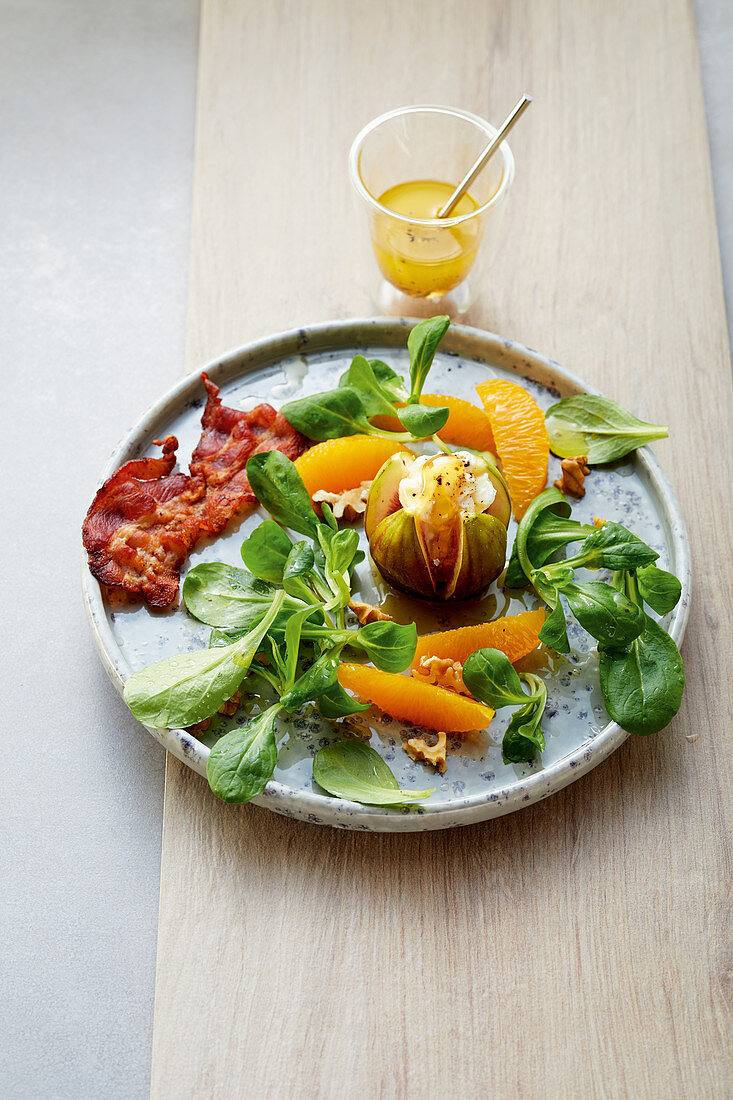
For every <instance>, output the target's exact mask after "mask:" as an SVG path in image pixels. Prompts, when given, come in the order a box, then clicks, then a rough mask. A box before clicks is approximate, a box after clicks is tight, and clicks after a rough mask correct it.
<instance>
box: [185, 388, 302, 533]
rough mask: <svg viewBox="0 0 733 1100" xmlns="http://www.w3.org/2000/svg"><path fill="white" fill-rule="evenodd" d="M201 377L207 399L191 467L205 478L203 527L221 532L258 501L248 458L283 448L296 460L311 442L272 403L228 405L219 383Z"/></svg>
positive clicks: (284, 452) (286, 453) (195, 473)
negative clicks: (244, 409)
mask: <svg viewBox="0 0 733 1100" xmlns="http://www.w3.org/2000/svg"><path fill="white" fill-rule="evenodd" d="M201 377H202V378H203V380H204V385H205V386H206V392H207V394H208V398H207V401H206V408H205V409H204V415H203V416H202V417H201V425H202V427H203V431H202V433H201V438H200V440H199V441H198V444H197V446H196V450H195V451H194V452H193V456H192V458H191V467H190V468H191V473H192V474H193V475H194V477H196V476H200V477H202V478H203V479H204V481H205V482H206V500H205V501H204V503H203V506H202V524H203V526H204V529H205V530H206V532H207V533H208V534H211V535H217V534H218V533H219V532H220V531H223V530H224V528H225V527H226V525H227V523H228V522H229V520H230V519H231V518H232V516H233V515H234V514H235V513H236V512H237V511H238V510H239V509H240V508H241V507H242V506H243V505H244V504H256V503H257V497H256V496H255V495H254V493H253V492H252V488H251V486H250V484H249V479H248V477H247V474H246V471H245V466H246V464H247V460H248V459H249V458H250V457H251V456H252V455H253V454H257V453H258V452H259V451H282V453H283V454H284V455H286V456H287V458H293V459H294V458H297V457H298V455H300V454H302V453H303V451H304V450H305V449H306V447H307V445H308V443H307V440H306V438H305V436H303V435H301V434H300V432H296V430H295V429H294V428H291V426H290V424H288V422H287V420H286V419H285V417H284V416H283V414H282V413H280V412H277V410H276V409H273V407H272V405H258V406H257V407H256V408H255V409H253V410H252V411H251V412H240V411H239V410H237V409H228V408H227V407H226V406H225V405H222V403H221V398H220V397H219V387H218V386H215V385H214V383H213V382H211V381H210V380H209V379H208V378H207V377H206V375H205V374H202V375H201Z"/></svg>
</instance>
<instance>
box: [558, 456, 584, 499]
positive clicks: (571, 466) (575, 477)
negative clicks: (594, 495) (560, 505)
mask: <svg viewBox="0 0 733 1100" xmlns="http://www.w3.org/2000/svg"><path fill="white" fill-rule="evenodd" d="M560 469H561V470H562V477H560V478H558V480H557V481H556V482H555V488H556V489H559V490H560V492H561V493H564V494H565V495H566V496H568V495H570V496H574V497H584V496H585V486H584V484H583V482H584V481H585V479H586V476H587V475H588V474H589V473H590V467H589V466H588V456H587V455H577V456H576V457H575V458H564V459H563V460H562V462H561V463H560Z"/></svg>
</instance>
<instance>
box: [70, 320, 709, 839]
mask: <svg viewBox="0 0 733 1100" xmlns="http://www.w3.org/2000/svg"><path fill="white" fill-rule="evenodd" d="M408 330H409V322H401V321H392V320H367V321H339V322H333V323H327V324H321V325H314V326H313V327H311V328H307V329H300V330H298V331H293V332H287V333H283V334H280V335H277V336H272V337H268V338H266V339H264V340H259V341H257V342H256V343H253V344H249V345H248V346H246V347H244V348H241V349H239V350H237V351H234V352H231V353H230V354H228V355H225V356H223V357H222V358H221V359H218V360H216V361H215V362H214V363H211V364H209V365H208V366H207V367H206V370H207V372H208V374H209V376H210V377H211V378H212V379H213V381H215V382H216V383H217V384H218V385H220V386H221V388H222V396H223V398H224V401H225V403H226V404H228V405H232V406H234V407H235V408H249V407H252V406H253V405H255V404H257V403H258V402H260V401H269V402H271V403H272V404H274V405H277V406H279V405H281V404H283V403H284V402H285V401H287V400H290V399H291V398H293V397H295V396H296V395H300V394H307V393H315V392H317V391H319V390H324V389H328V388H329V387H331V386H333V385H335V384H336V380H337V378H338V376H339V375H340V374H341V373H342V372H343V370H344V369H345V368H346V366H347V365H348V363H349V362H350V361H351V358H352V356H353V355H354V354H355V353H356V352H357V351H359V352H363V353H364V354H366V355H368V356H371V357H373V358H382V359H385V360H386V361H387V362H389V363H390V364H391V365H394V366H395V367H396V369H397V370H401V371H403V372H404V373H407V365H408V357H407V352H406V339H407V333H408ZM494 375H500V376H505V377H510V378H514V379H519V380H520V381H521V382H522V384H523V385H525V386H526V388H527V389H528V390H529V391H530V392H531V393H532V394H533V395H534V397H535V398H536V399H537V401H538V402H539V403H540V405H542V406H543V407H545V408H546V407H547V406H548V405H550V404H551V403H552V402H553V401H555V400H557V398H558V396H565V395H567V394H571V393H577V392H579V391H584V390H590V389H591V388H590V387H588V386H586V385H585V384H584V383H583V382H582V381H581V380H580V379H579V378H577V377H575V375H573V374H571V373H570V372H569V371H567V370H565V369H564V368H563V367H561V366H560V365H559V364H557V363H554V362H553V361H552V360H550V359H546V358H545V357H544V356H542V355H538V354H537V352H534V351H531V350H530V349H529V348H526V347H523V346H522V345H521V344H516V343H514V342H512V341H511V340H505V339H502V338H501V337H498V336H494V335H491V334H490V333H486V332H480V331H478V330H476V329H470V328H466V327H461V326H455V327H452V328H451V329H450V330H449V332H448V334H447V336H446V338H445V339H444V341H443V343H442V345H441V350H440V352H439V354H438V356H437V358H436V362H435V365H434V367H433V369H432V371H431V374H430V381H429V389H430V390H431V391H434V392H445V393H452V394H455V395H457V396H459V397H464V398H467V399H468V400H475V393H474V386H475V385H476V383H478V382H480V381H482V380H483V379H485V378H487V377H491V376H494ZM592 392H594V391H592ZM202 405H203V386H202V384H201V381H200V378H199V375H198V373H197V374H195V375H190V376H189V377H188V378H185V379H184V380H183V381H182V382H181V383H180V384H179V385H177V386H176V387H175V388H174V389H172V390H171V391H170V392H169V393H167V394H166V395H165V397H163V398H161V400H160V401H158V402H157V403H156V404H155V405H154V406H153V407H152V408H151V410H150V411H149V413H148V414H147V415H146V416H145V417H143V419H142V420H141V421H140V423H139V424H137V425H136V426H135V428H133V430H132V431H131V432H130V434H129V435H128V436H127V438H126V439H124V440H123V441H122V443H121V444H120V445H119V447H118V448H117V450H116V451H115V453H114V454H113V455H112V457H111V458H110V460H109V462H108V463H107V467H106V469H105V470H104V472H103V475H102V477H103V478H106V477H108V476H109V475H110V474H111V473H112V472H113V471H114V470H115V469H117V467H118V466H120V465H121V464H122V463H123V462H127V461H128V460H129V459H132V458H138V457H141V456H142V455H145V454H152V453H155V451H154V449H153V448H152V446H151V444H152V440H153V439H156V438H163V437H165V436H166V435H168V434H174V435H176V436H178V439H179V444H180V446H179V451H178V454H179V457H180V460H181V463H182V465H183V466H184V468H185V466H186V464H187V461H188V457H189V456H190V454H191V451H192V450H193V447H194V446H195V444H196V441H197V439H198V436H199V432H200V417H201V408H202ZM557 466H558V464H557V462H556V460H554V459H551V468H550V478H551V480H552V479H553V478H554V477H556V476H557V472H556V470H557ZM573 515H574V516H575V517H577V518H578V519H581V520H583V521H585V522H590V521H591V519H592V516H594V515H600V516H603V517H604V518H606V519H614V520H617V521H619V522H621V523H624V524H625V525H626V526H628V527H630V528H631V529H632V530H634V531H635V532H636V533H637V534H638V535H639V536H640V537H641V538H642V539H644V540H645V541H646V542H648V543H649V544H650V545H652V546H653V547H654V549H655V550H657V551H658V552H659V554H660V559H661V560H660V564H661V565H662V566H663V567H665V568H668V569H670V570H671V571H672V572H674V573H676V575H677V576H678V577H679V578H680V580H681V581H682V585H683V594H682V599H681V600H680V603H679V604H678V606H677V607H676V608H675V610H674V611H673V612H672V613H671V614H670V615H668V616H666V618H665V620H664V625H665V627H666V628H667V629H668V630H669V632H670V633H671V635H672V637H673V638H674V639H675V640H676V642H677V643H678V645H679V643H680V641H681V640H682V635H683V633H684V629H685V621H686V618H687V607H688V600H689V591H690V566H689V557H688V550H687V545H688V544H687V536H686V533H685V529H684V524H683V521H682V517H681V515H680V511H679V508H678V505H677V502H676V500H675V497H674V494H673V492H672V490H671V488H670V486H669V484H668V482H667V479H666V478H665V476H664V474H663V473H662V471H661V469H660V467H659V465H658V463H657V461H656V459H655V458H654V456H653V455H652V454H651V453H650V452H649V450H648V449H644V450H642V451H640V452H638V453H637V454H636V455H635V456H634V457H633V458H631V459H629V460H628V461H624V462H622V463H618V464H616V465H615V466H613V467H609V468H605V469H594V470H593V473H592V475H591V477H590V479H589V482H588V493H587V495H586V497H585V499H584V500H583V501H581V502H580V503H578V504H577V505H575V507H574V509H573ZM261 519H262V513H261V512H260V511H257V512H255V513H253V514H252V515H251V516H248V517H247V518H246V519H245V520H244V521H243V522H241V523H240V524H237V523H232V524H230V526H229V528H228V529H227V531H226V532H225V533H224V535H222V536H220V537H219V538H217V539H215V540H211V541H210V542H208V543H206V544H202V545H201V546H199V547H198V548H197V550H196V551H195V552H194V553H193V554H192V555H191V557H190V559H189V561H188V563H187V566H186V567H185V568H190V567H191V566H193V565H196V564H197V563H198V562H201V561H225V562H229V563H231V564H233V565H241V558H240V555H239V548H240V545H241V543H242V540H243V538H244V537H246V535H247V534H248V533H249V531H250V530H251V529H252V528H253V527H254V526H256V525H257V523H259V522H260V520H261ZM515 530H516V524H514V523H512V524H511V525H510V529H509V538H510V543H511V540H512V538H513V535H514V531H515ZM362 537H363V536H362ZM83 588H84V596H85V601H86V606H87V609H88V613H89V620H90V623H91V627H92V632H93V634H94V639H95V642H96V644H97V647H98V649H99V652H100V654H101V657H102V660H103V662H104V665H105V668H106V669H107V671H108V673H109V675H110V676H111V678H112V680H113V682H114V683H115V685H116V686H117V688H118V689H119V690H122V686H123V684H124V681H125V679H126V678H127V676H129V675H130V672H131V671H134V670H137V669H139V668H141V667H143V666H144V665H146V664H150V663H151V662H153V661H156V660H159V659H160V658H162V657H166V656H169V655H171V654H174V653H177V652H181V651H183V650H186V649H194V648H196V647H198V646H203V645H206V644H207V640H208V633H209V632H208V629H207V628H206V627H204V626H202V625H201V624H200V623H196V622H195V621H194V620H192V619H190V618H189V617H188V615H187V614H186V612H185V610H184V609H183V608H181V607H178V608H175V609H173V610H169V611H165V612H151V611H149V610H148V609H147V608H145V607H141V606H137V607H132V606H129V605H126V604H124V603H123V602H121V601H119V602H118V601H116V600H115V599H114V597H112V598H107V597H106V596H105V595H104V594H103V593H102V591H101V590H100V587H99V585H98V584H97V582H96V581H95V580H94V579H93V578H92V576H91V575H90V574H89V572H88V570H87V568H86V564H84V566H83ZM355 593H356V595H357V596H359V595H360V596H361V597H362V598H363V599H366V600H369V601H370V602H380V603H381V602H383V601H385V600H386V601H387V607H388V608H391V610H392V611H393V613H394V614H395V617H396V618H398V619H401V620H402V621H405V622H409V621H411V619H412V618H413V617H414V618H415V621H417V623H418V630H420V631H421V632H425V631H429V630H436V629H442V628H445V627H446V626H452V625H461V624H463V623H466V622H481V621H484V620H485V619H487V618H493V617H495V616H496V615H505V614H514V613H516V612H518V611H521V610H523V609H525V608H526V607H530V606H534V604H533V601H532V598H531V597H530V596H524V598H523V599H514V598H512V599H510V598H508V596H507V595H505V593H504V592H502V591H501V590H497V589H496V588H494V587H492V589H491V590H490V591H489V594H488V596H486V597H485V598H484V599H483V600H482V601H477V602H475V603H472V604H469V605H464V606H462V607H461V608H460V609H459V610H457V611H452V612H451V613H450V615H449V616H447V617H446V612H445V609H443V611H442V613H441V614H439V615H438V617H436V614H435V612H434V609H432V608H428V607H426V605H424V604H422V603H421V602H420V601H409V600H404V599H400V598H398V597H396V596H395V595H394V594H393V593H390V590H389V589H388V588H386V587H385V586H384V585H383V583H382V582H381V580H380V579H379V578H378V576H377V575H376V574H375V573H374V572H373V570H372V568H371V567H370V564H369V560H368V559H367V561H366V562H364V563H363V564H362V565H361V566H360V567H359V569H358V571H357V583H356V589H355ZM570 643H571V646H572V652H571V653H570V655H569V657H567V658H565V657H559V656H558V655H556V654H551V653H548V652H546V651H544V650H542V649H540V650H538V651H537V652H536V653H535V654H534V655H532V656H531V657H529V658H527V659H526V662H527V663H528V665H529V666H530V667H532V668H535V669H537V670H539V671H540V672H543V673H545V674H547V673H549V675H548V676H547V683H548V696H549V698H548V707H547V710H546V712H545V717H544V719H543V727H544V731H545V737H546V740H547V748H546V751H545V752H544V754H543V759H542V761H541V762H538V763H536V764H532V765H506V764H503V763H502V758H501V740H502V736H503V732H504V729H505V726H506V723H507V721H508V718H509V714H508V712H506V711H500V712H499V714H498V715H497V717H496V718H495V719H494V721H493V723H492V725H491V728H490V729H489V730H488V731H484V732H480V733H477V734H475V735H474V736H473V737H471V738H467V739H465V740H463V741H461V742H455V743H454V744H453V746H452V749H453V751H452V752H451V753H450V755H449V757H448V767H447V770H446V772H445V774H444V775H442V776H441V775H435V773H434V772H433V769H432V768H430V767H428V766H426V765H422V764H416V763H414V762H413V761H412V760H411V759H410V758H409V757H408V756H407V755H406V753H405V752H404V751H403V750H402V747H401V742H402V739H403V737H404V736H405V735H406V734H407V732H408V730H407V728H406V727H403V726H401V725H400V724H399V723H397V722H394V721H391V720H390V719H388V718H386V716H384V715H381V714H380V713H379V712H376V711H374V712H373V714H372V724H373V736H372V740H371V743H372V745H373V746H374V747H375V748H376V749H378V751H379V752H380V753H381V754H382V756H383V757H384V759H385V760H386V761H388V763H389V765H390V767H391V768H392V770H393V771H394V773H395V775H396V776H397V779H398V780H399V783H400V785H401V786H405V787H410V786H413V787H415V788H416V789H422V788H425V787H431V786H435V787H436V788H437V789H436V791H435V793H434V794H433V795H432V796H431V797H430V798H429V799H428V800H426V801H425V802H424V803H423V804H422V806H421V807H419V808H411V809H409V810H388V809H384V808H376V807H368V806H360V805H357V804H355V803H353V802H345V801H341V800H339V799H335V798H331V797H330V796H329V795H327V794H325V793H324V792H323V791H321V790H320V788H319V787H318V786H317V785H316V784H314V781H313V774H312V759H313V756H314V754H315V752H316V751H317V749H318V748H319V747H320V746H321V745H324V744H326V743H327V741H328V740H332V739H333V738H334V730H333V727H332V726H330V725H329V723H327V722H325V721H324V720H323V719H321V718H320V717H319V715H318V713H317V711H316V709H315V708H314V707H306V708H304V710H303V711H302V712H300V713H299V714H297V715H296V716H294V717H292V718H290V719H287V720H285V721H283V722H282V723H281V725H280V733H281V735H282V743H281V750H280V757H279V762H278V766H277V769H276V771H275V775H274V777H273V779H272V780H271V782H270V783H269V784H268V785H267V788H266V789H265V791H264V792H263V793H262V795H261V796H260V797H259V798H258V799H256V802H257V803H258V804H259V805H261V806H267V807H268V808H269V809H272V810H275V811H276V812H277V813H281V814H286V815H288V816H290V817H296V818H300V819H301V820H304V821H311V822H313V823H315V824H325V825H336V826H339V827H342V828H350V829H367V830H387V831H399V832H406V831H412V830H419V829H445V828H449V827H452V826H454V825H467V824H470V823H472V822H475V821H483V820H485V819H487V818H491V817H498V816H499V815H501V814H506V813H509V812H511V811H512V810H517V809H520V808H521V807H522V806H526V805H528V804H529V803H531V802H536V801H538V800H539V799H541V798H546V797H547V796H548V795H550V794H552V793H553V792H554V791H557V790H559V789H560V788H561V787H564V786H565V785H566V784H568V783H571V782H572V781H573V780H574V779H578V778H579V777H580V776H582V775H583V774H584V773H585V772H587V771H589V770H590V769H591V768H593V767H595V765H596V764H599V763H600V762H601V761H602V760H604V759H605V758H606V757H607V756H608V755H609V753H611V752H613V750H614V749H616V748H618V746H619V745H620V744H621V743H622V742H623V741H624V740H625V739H626V736H627V734H626V733H625V732H624V731H623V730H621V729H620V728H619V727H618V726H617V725H616V724H615V723H614V722H611V721H610V720H609V718H608V715H607V714H606V712H605V710H604V708H603V703H602V700H601V695H600V691H599V687H598V665H597V658H596V655H595V651H594V648H593V646H594V643H593V640H592V639H591V638H590V637H589V636H588V635H587V634H585V632H584V631H583V630H581V629H580V627H578V625H577V624H574V625H573V627H571V630H570ZM245 687H246V684H245ZM261 703H262V700H261V699H260V698H258V697H256V696H255V695H247V694H246V692H245V694H244V697H243V702H242V706H241V708H240V712H239V715H238V716H237V717H236V718H234V719H225V718H221V719H219V718H217V719H215V720H214V722H213V723H212V727H211V729H210V730H209V731H208V733H207V734H206V736H205V739H203V740H199V739H197V738H196V737H194V736H192V735H191V734H190V733H186V732H185V731H184V730H154V729H151V730H150V732H151V733H152V735H153V736H154V737H155V738H157V740H158V741H160V743H161V744H162V745H164V746H165V748H166V749H168V750H169V751H170V752H173V753H175V754H176V756H178V757H179V758H180V759H181V760H183V761H184V762H185V763H186V764H188V765H189V767H191V768H193V769H194V770H195V771H197V772H200V773H201V774H202V775H204V774H205V773H206V760H207V757H208V754H209V746H210V745H211V744H212V743H213V742H214V741H215V740H216V739H217V737H218V736H220V735H221V733H223V732H225V731H226V730H227V729H228V728H232V726H233V725H234V724H241V723H242V721H243V720H246V717H247V716H248V715H252V714H254V713H257V712H258V710H259V708H260V705H261ZM409 732H414V731H409ZM213 797H214V796H213V795H212V798H213Z"/></svg>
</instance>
